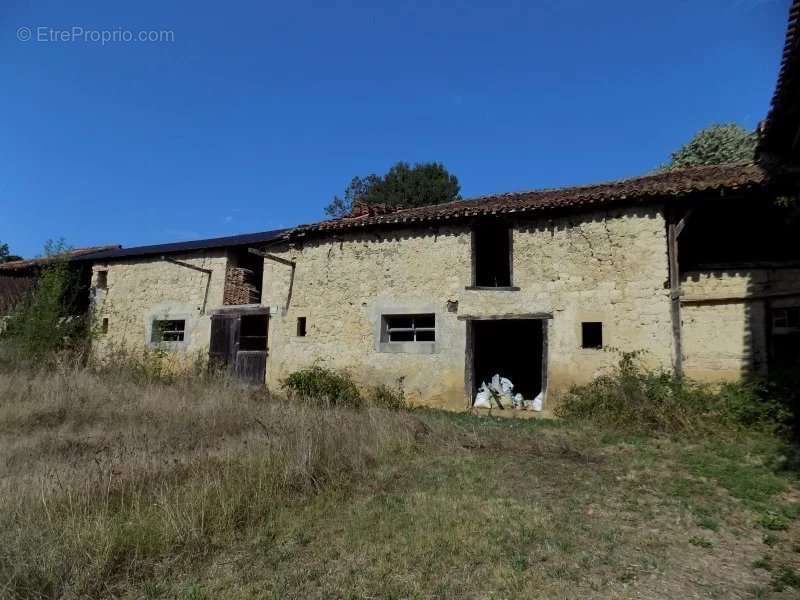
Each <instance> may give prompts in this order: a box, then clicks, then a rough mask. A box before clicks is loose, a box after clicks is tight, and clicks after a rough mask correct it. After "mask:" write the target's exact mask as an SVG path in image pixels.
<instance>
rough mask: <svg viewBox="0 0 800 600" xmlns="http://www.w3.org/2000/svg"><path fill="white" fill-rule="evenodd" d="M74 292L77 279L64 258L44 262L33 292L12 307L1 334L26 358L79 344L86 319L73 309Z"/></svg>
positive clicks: (37, 357)
mask: <svg viewBox="0 0 800 600" xmlns="http://www.w3.org/2000/svg"><path fill="white" fill-rule="evenodd" d="M78 293H79V282H78V278H77V276H76V274H75V273H74V272H72V271H71V270H70V269H69V265H68V264H67V263H66V261H63V260H56V261H54V262H53V263H51V264H48V265H47V266H45V267H43V268H42V269H41V271H40V272H39V276H38V279H37V282H36V287H35V288H34V290H33V292H32V293H30V294H29V295H28V296H27V297H26V298H25V299H24V300H23V301H22V302H20V303H19V304H18V305H17V307H16V308H15V309H14V312H13V313H12V315H11V318H10V319H9V320H8V325H7V328H6V330H5V331H4V332H3V336H2V337H3V338H5V339H7V340H8V341H10V342H11V346H12V348H13V349H14V350H16V351H17V353H18V354H19V356H20V357H22V358H24V359H29V360H42V359H46V358H47V357H49V356H51V355H52V354H53V353H54V352H56V351H60V350H66V349H72V350H75V349H78V348H80V347H82V345H84V344H85V342H86V341H87V339H88V337H87V330H86V323H87V322H86V318H85V316H83V315H80V314H78V311H77V303H78Z"/></svg>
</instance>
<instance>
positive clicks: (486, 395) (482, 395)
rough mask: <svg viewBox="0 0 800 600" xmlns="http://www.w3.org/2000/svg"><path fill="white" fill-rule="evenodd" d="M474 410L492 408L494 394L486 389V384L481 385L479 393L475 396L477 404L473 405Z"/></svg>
mask: <svg viewBox="0 0 800 600" xmlns="http://www.w3.org/2000/svg"><path fill="white" fill-rule="evenodd" d="M472 406H473V407H474V408H492V392H491V391H489V388H487V387H486V384H485V383H482V384H481V387H480V388H479V389H478V393H477V394H476V395H475V402H473V403H472Z"/></svg>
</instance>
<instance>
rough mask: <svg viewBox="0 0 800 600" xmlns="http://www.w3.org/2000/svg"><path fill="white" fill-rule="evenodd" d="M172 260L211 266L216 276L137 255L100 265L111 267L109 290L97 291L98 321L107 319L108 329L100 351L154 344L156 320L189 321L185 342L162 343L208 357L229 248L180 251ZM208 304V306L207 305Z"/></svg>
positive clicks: (94, 281) (167, 347)
mask: <svg viewBox="0 0 800 600" xmlns="http://www.w3.org/2000/svg"><path fill="white" fill-rule="evenodd" d="M171 258H172V259H174V260H176V261H179V262H182V263H185V265H191V266H194V267H199V268H201V269H208V270H211V275H210V279H209V275H208V274H207V273H204V272H202V271H198V270H196V269H192V268H190V267H189V266H184V265H179V264H175V263H174V262H170V261H165V260H163V259H161V258H138V259H130V260H127V261H118V262H111V263H107V264H95V265H94V266H93V273H92V285H93V286H96V285H97V283H98V276H97V273H98V272H99V271H100V270H107V276H106V277H107V281H106V289H99V288H97V289H95V291H94V293H95V299H94V314H95V317H96V319H98V321H99V320H102V319H103V318H107V319H108V332H107V333H106V334H102V335H99V336H98V338H97V342H96V344H95V348H96V349H97V351H98V353H99V354H100V355H102V354H104V353H107V352H109V351H111V350H113V349H118V348H122V347H125V348H126V349H129V350H137V349H143V348H150V347H153V345H152V344H151V331H152V323H153V321H154V320H156V319H185V320H186V334H185V340H184V342H183V343H166V344H163V345H161V347H162V348H163V349H165V350H168V351H174V352H175V353H176V355H178V356H182V357H187V358H190V357H194V356H197V355H202V356H205V355H206V354H207V352H208V342H209V334H210V327H211V325H210V318H209V316H208V313H209V311H210V310H211V309H213V308H218V307H220V306H222V304H223V290H224V286H225V272H226V265H227V258H226V254H225V251H224V250H210V251H208V252H207V253H205V254H204V255H198V254H197V253H193V254H187V255H176V256H174V257H171ZM204 304H205V306H204Z"/></svg>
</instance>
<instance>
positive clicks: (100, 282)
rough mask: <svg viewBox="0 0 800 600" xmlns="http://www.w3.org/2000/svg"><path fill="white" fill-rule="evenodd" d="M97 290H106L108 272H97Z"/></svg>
mask: <svg viewBox="0 0 800 600" xmlns="http://www.w3.org/2000/svg"><path fill="white" fill-rule="evenodd" d="M96 287H97V288H98V289H101V290H105V289H107V288H108V271H105V270H103V271H98V272H97V286H96Z"/></svg>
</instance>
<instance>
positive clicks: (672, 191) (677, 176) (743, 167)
mask: <svg viewBox="0 0 800 600" xmlns="http://www.w3.org/2000/svg"><path fill="white" fill-rule="evenodd" d="M768 182H769V174H768V173H767V172H766V171H765V170H764V169H763V168H762V167H760V166H759V165H757V164H754V163H730V164H725V165H711V166H702V167H691V168H686V169H679V170H674V171H667V172H663V173H656V174H653V175H645V176H643V177H635V178H631V179H622V180H618V181H610V182H607V183H599V184H593V185H581V186H576V187H567V188H559V189H543V190H533V191H525V192H510V193H504V194H492V195H489V196H481V197H478V198H471V199H468V200H459V201H456V202H448V203H446V204H437V205H432V206H421V207H416V208H409V209H405V210H400V211H397V212H394V213H389V214H384V215H375V216H368V217H364V216H361V217H358V218H341V219H333V220H329V221H322V222H319V223H312V224H308V225H300V226H299V227H296V228H295V229H293V230H292V231H291V232H290V235H297V234H302V233H306V232H326V231H339V230H346V229H354V228H362V227H369V226H382V225H394V224H402V223H409V224H412V223H421V222H428V221H442V220H446V219H452V218H460V217H472V216H482V215H493V214H509V213H534V212H542V211H548V210H555V209H563V208H587V209H589V208H594V207H596V206H608V205H613V204H618V203H621V202H631V201H634V202H636V201H640V202H645V201H653V200H663V199H665V198H670V197H682V196H687V195H690V194H696V193H701V192H709V191H723V190H736V189H741V188H753V187H761V186H765V185H766V184H767V183H768Z"/></svg>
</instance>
